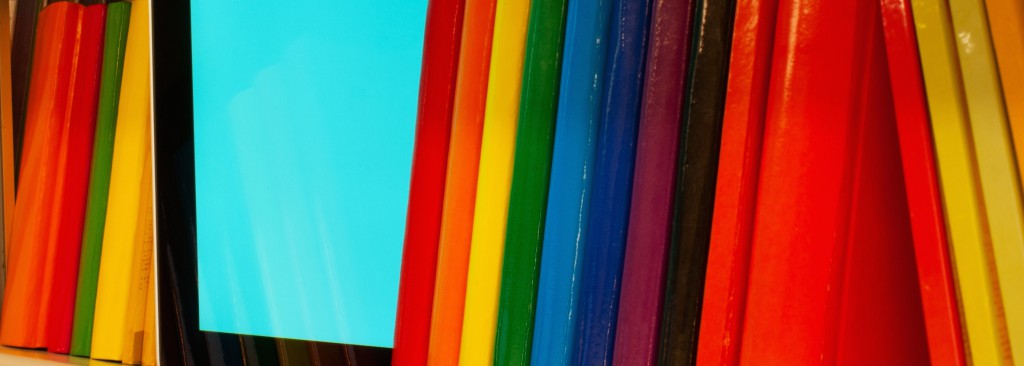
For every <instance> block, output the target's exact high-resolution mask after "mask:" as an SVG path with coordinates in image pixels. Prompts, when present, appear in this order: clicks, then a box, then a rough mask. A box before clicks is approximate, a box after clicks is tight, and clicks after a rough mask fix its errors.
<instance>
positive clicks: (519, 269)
mask: <svg viewBox="0 0 1024 366" xmlns="http://www.w3.org/2000/svg"><path fill="white" fill-rule="evenodd" d="M565 7H566V0H534V1H532V2H531V7H530V23H529V28H528V34H527V40H526V59H525V60H524V62H523V64H524V65H523V82H522V83H523V91H522V96H521V102H520V106H519V122H518V126H517V132H516V151H515V162H514V163H513V175H512V187H511V190H510V193H509V207H508V223H507V224H506V225H507V228H506V234H505V253H504V260H503V265H502V274H501V297H500V300H499V305H498V324H497V330H496V335H495V346H494V347H495V354H494V362H495V363H496V364H501V365H528V364H529V363H530V353H531V351H530V346H531V337H532V336H533V318H534V313H535V310H536V298H537V278H538V273H537V272H538V269H539V266H540V251H541V240H542V239H543V234H544V213H545V208H546V206H547V198H548V179H549V177H550V172H551V170H550V169H551V150H552V142H553V139H554V132H555V131H554V130H555V116H556V113H557V106H558V83H559V79H558V75H559V73H560V71H561V64H562V36H563V33H564V29H565V10H566V8H565Z"/></svg>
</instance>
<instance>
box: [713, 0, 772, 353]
mask: <svg viewBox="0 0 1024 366" xmlns="http://www.w3.org/2000/svg"><path fill="white" fill-rule="evenodd" d="M778 7H779V5H778V1H776V0H753V1H739V2H737V4H736V17H735V25H734V32H733V37H732V49H731V53H732V55H731V57H730V58H729V85H728V87H727V91H726V97H725V103H726V104H725V106H726V107H725V115H724V117H723V121H722V145H721V150H720V153H719V159H718V181H717V183H716V185H717V186H716V188H715V207H714V214H713V217H712V220H711V247H710V248H709V252H708V270H707V278H706V286H705V288H704V305H703V309H702V311H701V320H700V333H699V334H700V336H699V337H698V338H697V343H698V344H697V362H698V363H700V364H708V365H738V364H739V358H740V350H741V349H742V344H740V340H741V339H742V338H743V337H742V336H743V334H742V330H743V311H744V308H745V307H746V301H747V281H748V276H749V275H750V240H751V236H752V235H753V231H754V208H755V207H756V203H757V186H758V178H759V176H758V174H759V172H760V167H761V146H762V143H763V139H764V117H765V111H766V108H767V105H766V104H767V103H766V102H767V98H768V80H769V77H770V75H771V73H770V71H771V56H772V45H773V44H774V40H775V13H776V11H777V10H778Z"/></svg>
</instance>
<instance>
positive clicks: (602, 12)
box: [531, 0, 613, 366]
mask: <svg viewBox="0 0 1024 366" xmlns="http://www.w3.org/2000/svg"><path fill="white" fill-rule="evenodd" d="M612 3H613V1H612V0H596V1H569V8H568V13H567V15H566V26H565V42H564V43H565V46H564V55H563V59H562V80H561V83H560V85H559V88H560V89H561V90H560V92H559V93H560V94H559V97H558V115H557V122H556V127H555V141H554V148H553V153H552V154H553V156H552V158H551V182H550V184H549V186H548V202H547V213H546V215H545V218H544V219H545V223H544V246H543V248H542V250H541V261H540V282H539V284H538V288H537V313H536V315H535V317H534V330H533V346H532V356H531V361H532V362H533V363H534V364H538V365H552V366H568V365H569V364H570V361H571V360H572V358H571V352H572V350H573V346H574V345H575V340H576V338H575V334H576V322H577V319H579V314H578V313H577V312H576V309H575V308H576V305H577V303H578V299H579V289H580V275H581V273H582V272H581V266H580V259H581V258H580V255H581V254H582V250H583V246H584V245H586V233H587V226H586V224H587V216H588V214H589V207H590V196H591V190H590V184H591V182H592V181H593V168H594V151H595V147H596V139H597V126H598V123H600V120H601V114H600V108H601V93H602V91H603V90H604V78H605V72H604V66H605V58H606V56H607V44H608V41H609V39H608V37H609V34H608V25H609V19H608V18H609V17H610V16H611V11H612V8H611V6H612Z"/></svg>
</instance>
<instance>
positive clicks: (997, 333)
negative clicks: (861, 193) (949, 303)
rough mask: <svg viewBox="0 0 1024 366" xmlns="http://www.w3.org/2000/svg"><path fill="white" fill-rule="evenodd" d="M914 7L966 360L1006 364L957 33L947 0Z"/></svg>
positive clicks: (921, 1)
mask: <svg viewBox="0 0 1024 366" xmlns="http://www.w3.org/2000/svg"><path fill="white" fill-rule="evenodd" d="M912 9H913V13H914V22H915V23H916V25H917V39H918V47H919V51H920V52H921V63H922V70H923V74H924V84H925V90H926V93H927V96H928V108H929V110H930V114H931V120H932V133H933V135H934V139H935V152H936V157H937V160H938V165H939V179H940V181H941V186H942V198H943V204H944V210H945V214H946V221H947V222H948V224H949V227H948V230H949V239H950V243H951V247H952V257H953V260H954V262H955V264H954V266H953V267H954V268H955V271H956V273H955V275H956V279H957V289H958V292H959V295H960V296H959V297H960V302H961V304H960V307H961V309H962V310H961V311H962V312H963V319H962V321H963V323H964V324H965V326H964V331H965V333H966V340H967V343H968V344H969V346H968V347H969V349H970V357H971V361H972V362H973V364H975V365H1000V364H1009V362H1010V355H1009V353H1008V351H1007V350H1006V349H1005V348H1004V347H1003V346H1002V345H1003V344H1005V343H1004V340H1005V323H1004V322H1003V318H1002V306H1001V303H1000V302H998V301H997V299H998V296H997V292H996V291H997V286H996V282H995V281H996V278H995V276H994V275H993V274H994V273H995V272H994V270H995V269H994V268H992V266H991V264H992V263H993V251H992V238H991V237H990V236H989V230H990V228H989V222H988V217H987V215H986V211H985V210H984V209H983V208H984V201H983V199H984V197H983V194H982V187H981V186H980V184H979V183H980V181H981V177H980V175H979V164H978V159H977V156H976V154H975V147H974V143H975V140H974V139H973V138H972V137H971V136H972V129H971V124H970V116H969V114H968V111H967V105H966V103H967V101H966V98H965V95H964V86H963V81H962V80H961V75H960V69H959V67H958V65H959V60H958V59H959V57H958V55H957V41H958V39H957V37H956V36H955V33H953V32H954V30H953V25H952V24H951V23H950V13H949V8H948V7H947V3H946V1H945V0H913V2H912Z"/></svg>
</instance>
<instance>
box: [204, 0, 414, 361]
mask: <svg viewBox="0 0 1024 366" xmlns="http://www.w3.org/2000/svg"><path fill="white" fill-rule="evenodd" d="M426 2H427V0H387V1H384V0H360V1H356V0H342V1H327V0H312V1H304V2H301V3H293V2H280V1H267V0H256V1H251V0H249V1H242V0H215V1H213V0H201V1H192V4H191V8H192V42H193V44H192V53H193V54H192V58H193V79H194V80H193V82H194V86H193V88H194V100H195V102H194V106H195V156H196V161H195V169H196V218H197V223H196V226H197V229H198V232H197V233H196V234H197V237H198V256H199V261H198V262H199V263H198V265H199V315H200V328H201V329H202V330H207V331H217V332H227V333H241V334H252V335H261V336H273V337H285V338H296V339H307V340H317V341H326V342H339V343H350V344H361V345H370V346H379V347H390V346H391V344H392V336H393V330H394V323H395V308H396V305H397V294H398V276H399V267H400V262H401V251H402V239H403V234H404V227H405V216H406V201H407V196H408V192H409V175H410V169H411V160H412V147H413V133H414V129H415V119H416V104H417V93H418V90H419V75H420V63H421V58H422V57H421V54H422V44H423V30H424V21H425V15H426Z"/></svg>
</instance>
